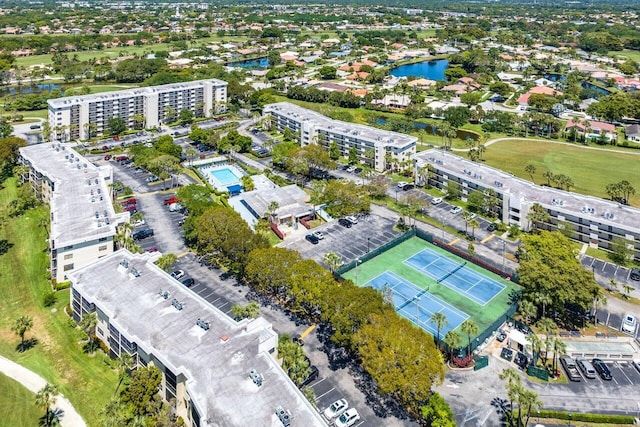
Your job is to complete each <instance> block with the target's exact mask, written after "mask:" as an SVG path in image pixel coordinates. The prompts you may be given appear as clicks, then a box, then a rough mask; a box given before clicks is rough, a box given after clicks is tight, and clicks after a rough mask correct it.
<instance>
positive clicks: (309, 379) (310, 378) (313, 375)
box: [300, 365, 320, 388]
mask: <svg viewBox="0 0 640 427" xmlns="http://www.w3.org/2000/svg"><path fill="white" fill-rule="evenodd" d="M318 376H320V372H319V371H318V368H316V367H315V366H314V365H311V372H309V375H308V376H307V378H305V379H304V381H302V383H301V384H300V387H301V388H302V387H304V386H306V385H309V384H311V383H312V382H313V381H315V380H317V379H318Z"/></svg>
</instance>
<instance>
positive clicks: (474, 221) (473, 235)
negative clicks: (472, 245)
mask: <svg viewBox="0 0 640 427" xmlns="http://www.w3.org/2000/svg"><path fill="white" fill-rule="evenodd" d="M468 225H469V227H471V238H472V239H473V240H475V238H476V228H478V227H480V223H479V222H478V220H477V219H475V218H472V219H471V221H469V223H468Z"/></svg>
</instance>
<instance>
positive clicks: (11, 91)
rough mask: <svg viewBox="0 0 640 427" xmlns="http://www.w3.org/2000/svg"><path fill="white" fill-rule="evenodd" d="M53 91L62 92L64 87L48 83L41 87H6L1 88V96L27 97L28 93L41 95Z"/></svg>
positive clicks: (40, 85)
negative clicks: (20, 95) (58, 90)
mask: <svg viewBox="0 0 640 427" xmlns="http://www.w3.org/2000/svg"><path fill="white" fill-rule="evenodd" d="M53 89H60V90H62V86H60V85H59V84H55V83H46V84H39V85H22V86H6V87H2V88H0V96H5V95H18V94H22V95H26V94H28V93H40V92H49V91H52V90H53Z"/></svg>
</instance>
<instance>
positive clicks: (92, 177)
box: [20, 143, 129, 282]
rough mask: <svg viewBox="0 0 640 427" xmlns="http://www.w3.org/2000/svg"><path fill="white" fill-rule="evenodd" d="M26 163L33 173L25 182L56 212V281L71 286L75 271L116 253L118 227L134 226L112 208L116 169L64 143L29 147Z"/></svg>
mask: <svg viewBox="0 0 640 427" xmlns="http://www.w3.org/2000/svg"><path fill="white" fill-rule="evenodd" d="M20 162H21V163H22V164H24V165H26V166H28V167H29V172H28V176H24V177H23V179H24V180H25V181H27V180H28V181H29V182H30V184H31V186H32V187H33V189H34V192H35V194H36V197H37V198H38V199H39V200H41V201H43V202H44V203H48V204H49V206H50V209H51V217H50V224H51V225H50V231H49V251H50V259H51V265H50V270H51V277H52V278H53V279H55V280H57V281H58V282H62V281H65V280H67V275H68V274H69V273H70V272H72V271H73V270H75V269H78V268H81V267H84V266H85V265H88V264H91V263H92V262H94V261H96V260H97V259H99V258H102V257H104V256H106V255H109V254H111V253H113V251H114V236H115V235H116V233H117V227H118V226H119V225H121V224H123V223H125V222H129V213H128V212H124V213H119V214H116V213H115V211H114V209H113V205H112V204H111V196H112V190H111V187H110V184H112V183H113V171H112V169H111V166H101V167H96V166H94V165H93V164H92V163H91V162H89V161H88V160H86V159H85V158H84V157H82V156H81V155H80V154H78V153H77V152H76V151H75V150H73V149H72V148H70V147H65V146H64V145H62V144H59V143H48V144H38V145H31V146H28V147H23V148H21V149H20Z"/></svg>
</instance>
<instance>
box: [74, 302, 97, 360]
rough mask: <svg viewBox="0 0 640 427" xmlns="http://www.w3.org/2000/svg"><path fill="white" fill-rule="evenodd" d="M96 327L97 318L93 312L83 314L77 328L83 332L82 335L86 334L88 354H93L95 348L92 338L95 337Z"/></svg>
mask: <svg viewBox="0 0 640 427" xmlns="http://www.w3.org/2000/svg"><path fill="white" fill-rule="evenodd" d="M97 325H98V317H97V316H96V313H95V312H93V313H87V314H85V315H84V316H82V319H81V320H80V322H79V323H78V326H80V328H81V329H82V330H83V331H84V333H85V334H87V338H88V340H89V341H88V344H89V346H88V349H89V353H91V354H93V351H94V348H95V341H94V337H95V330H96V326H97Z"/></svg>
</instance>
